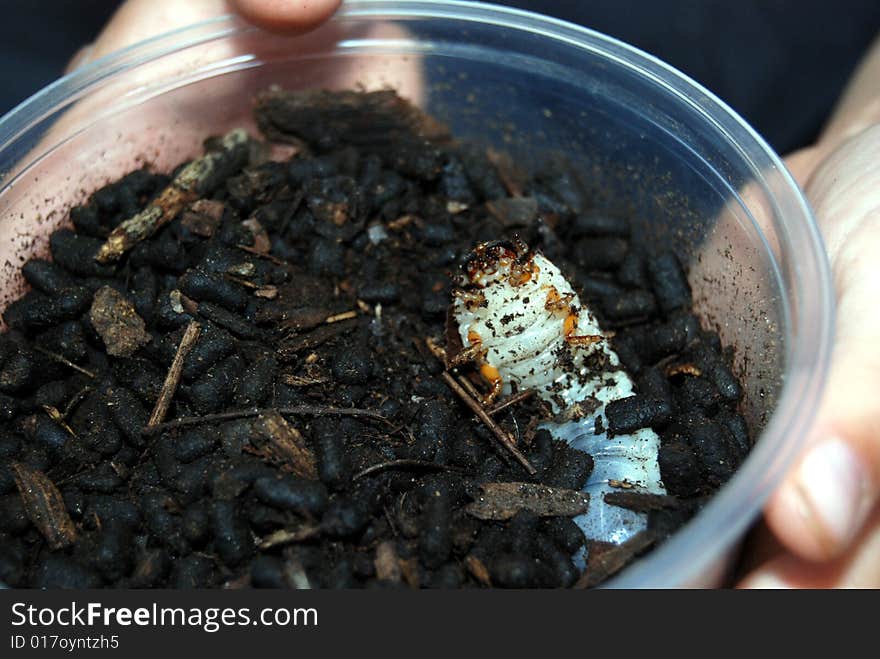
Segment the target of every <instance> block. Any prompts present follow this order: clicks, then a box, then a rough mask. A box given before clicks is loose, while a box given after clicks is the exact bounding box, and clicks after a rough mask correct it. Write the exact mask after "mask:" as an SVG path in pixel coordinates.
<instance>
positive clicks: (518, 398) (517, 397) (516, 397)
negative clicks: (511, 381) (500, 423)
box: [486, 389, 535, 416]
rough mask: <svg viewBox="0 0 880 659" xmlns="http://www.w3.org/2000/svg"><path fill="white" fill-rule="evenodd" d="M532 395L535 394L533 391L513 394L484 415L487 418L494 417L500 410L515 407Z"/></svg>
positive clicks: (527, 390) (526, 390)
mask: <svg viewBox="0 0 880 659" xmlns="http://www.w3.org/2000/svg"><path fill="white" fill-rule="evenodd" d="M533 393H535V390H534V389H525V390H523V391H520V392H519V393H515V394H513V396H510V397H508V398H506V399H504V400H502V401H501V402H500V403H498V404H497V405H496V406H495V407H493V408H491V409H488V410H486V414H488V415H489V416H495V415H496V414H498V412H500V411H501V410H503V409H506V408H508V407H510V406H511V405H516V404H517V403H520V402H522V401H524V400H525V399H526V398H530V397H531V395H532V394H533Z"/></svg>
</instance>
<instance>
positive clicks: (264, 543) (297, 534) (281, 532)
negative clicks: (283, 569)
mask: <svg viewBox="0 0 880 659" xmlns="http://www.w3.org/2000/svg"><path fill="white" fill-rule="evenodd" d="M320 532H321V529H320V528H319V527H317V526H311V525H304V526H300V527H299V528H296V529H292V530H291V529H278V530H277V531H273V532H272V533H270V534H269V535H267V536H266V537H265V538H263V539H262V540H260V542H259V543H258V544H257V547H259V548H260V549H272V547H281V546H284V545H290V544H294V543H297V542H304V541H306V540H310V539H311V538H314V537H315V536H317V535H318V534H319V533H320Z"/></svg>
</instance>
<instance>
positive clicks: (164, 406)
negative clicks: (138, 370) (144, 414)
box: [147, 320, 202, 428]
mask: <svg viewBox="0 0 880 659" xmlns="http://www.w3.org/2000/svg"><path fill="white" fill-rule="evenodd" d="M201 329H202V326H201V325H199V324H198V323H197V322H196V321H194V320H191V321H190V322H189V325H187V326H186V331H185V332H184V333H183V338H182V339H180V345H178V346H177V353H175V355H174V360H173V361H172V362H171V367H170V368H169V369H168V375H166V376H165V382H163V383H162V390H161V391H160V392H159V398H158V399H157V400H156V406H155V407H154V408H153V413H152V414H151V415H150V420H149V421H148V422H147V427H148V428H152V427H154V426H157V425H159V424H160V423H162V421H163V420H164V419H165V415H166V414H167V413H168V407H169V406H170V405H171V399H172V398H174V392H175V391H177V385H178V384H180V376H181V374H182V373H183V362H184V360H185V359H186V356H187V355H188V354H189V353H190V350H192V349H193V346H194V345H195V344H196V341H198V339H199V332H201Z"/></svg>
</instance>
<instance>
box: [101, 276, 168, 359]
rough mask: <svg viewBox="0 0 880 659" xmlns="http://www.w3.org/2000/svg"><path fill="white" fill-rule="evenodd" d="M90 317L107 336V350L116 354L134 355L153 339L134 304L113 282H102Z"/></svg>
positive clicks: (105, 338)
mask: <svg viewBox="0 0 880 659" xmlns="http://www.w3.org/2000/svg"><path fill="white" fill-rule="evenodd" d="M89 320H91V322H92V327H94V328H95V331H96V332H97V333H98V335H99V336H100V337H101V339H103V341H104V345H105V346H106V347H107V354H108V355H111V356H113V357H131V356H132V355H133V354H134V353H135V352H137V351H138V350H139V349H140V348H142V347H143V346H145V345H146V344H147V343H149V342H150V341H152V340H153V337H152V336H150V334H148V333H147V331H146V324H145V323H144V319H143V318H141V317H140V316H138V314H137V311H135V309H134V305H133V304H132V303H131V302H130V301H129V300H128V298H126V297H125V296H124V295H123V294H122V293H120V292H119V291H117V290H116V289H115V288H112V287H110V286H102V287H101V288H99V289H98V290H97V292H96V293H95V297H94V300H93V301H92V308H91V309H90V310H89Z"/></svg>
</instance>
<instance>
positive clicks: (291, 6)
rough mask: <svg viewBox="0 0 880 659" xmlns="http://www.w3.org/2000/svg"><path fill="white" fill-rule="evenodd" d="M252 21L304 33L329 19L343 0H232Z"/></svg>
mask: <svg viewBox="0 0 880 659" xmlns="http://www.w3.org/2000/svg"><path fill="white" fill-rule="evenodd" d="M230 4H231V6H232V8H233V9H234V10H235V11H236V12H237V13H238V14H239V15H241V17H242V18H244V19H245V20H246V21H248V22H249V23H253V24H254V25H257V26H259V27H261V28H263V29H265V30H271V31H272V32H284V33H287V34H301V33H303V32H308V31H309V30H312V29H314V28H316V27H318V26H319V25H320V24H321V23H323V22H325V21H326V20H328V19H329V18H330V17H331V16H332V15H333V13H334V12H335V11H336V10H337V9H338V8H339V5H341V4H342V0H230Z"/></svg>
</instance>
